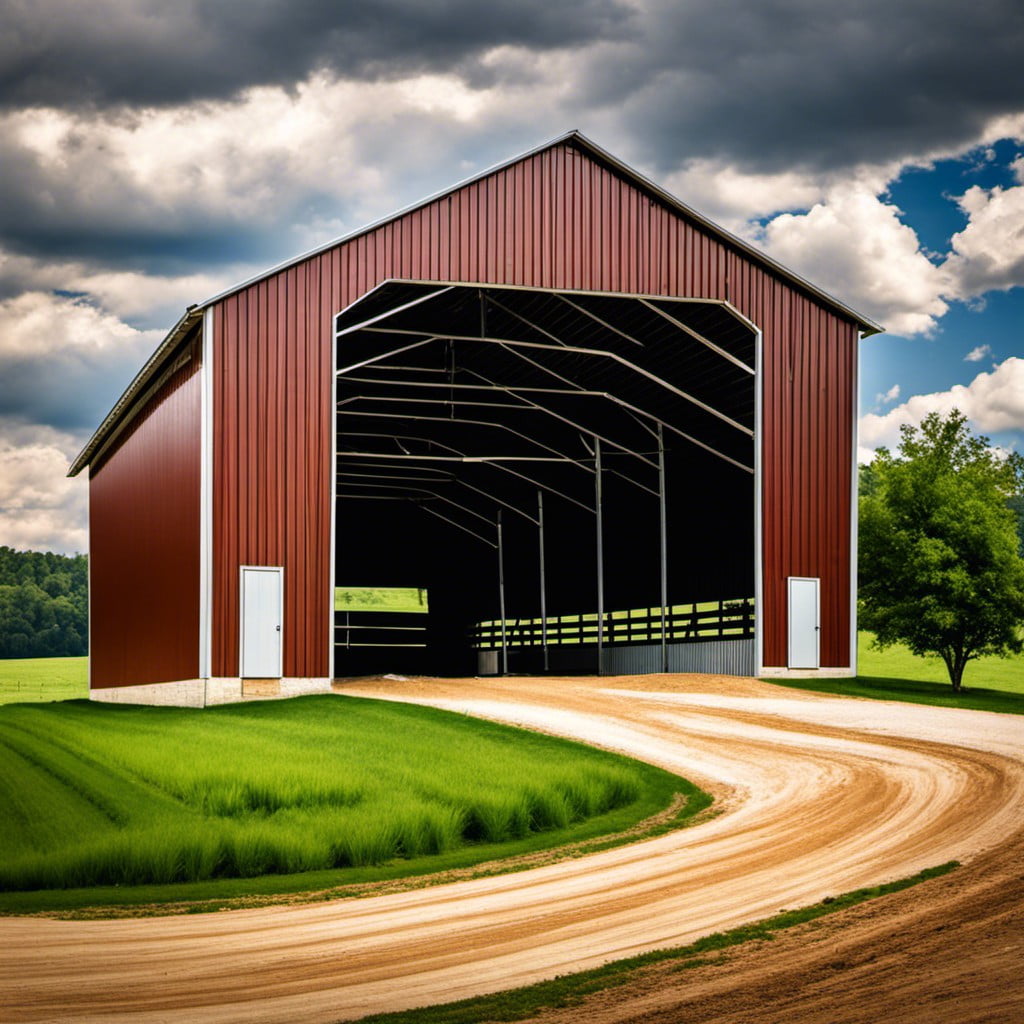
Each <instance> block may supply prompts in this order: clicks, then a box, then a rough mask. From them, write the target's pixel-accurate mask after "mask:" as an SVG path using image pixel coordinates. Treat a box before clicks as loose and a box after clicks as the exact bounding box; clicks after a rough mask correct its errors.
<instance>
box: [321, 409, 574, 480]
mask: <svg viewBox="0 0 1024 1024" xmlns="http://www.w3.org/2000/svg"><path fill="white" fill-rule="evenodd" d="M355 400H356V401H365V402H401V401H402V399H400V398H386V397H384V396H383V395H359V396H357V397H356V399H355ZM416 404H417V405H448V404H449V403H448V402H445V401H443V400H441V399H417V400H416ZM459 405H481V406H483V407H484V408H487V409H513V410H515V411H516V412H519V411H520V407H519V406H518V405H492V404H490V403H487V402H460V403H459ZM541 411H544V410H541ZM339 415H341V416H366V417H371V416H372V417H374V418H376V419H407V420H416V421H419V422H424V423H448V424H452V423H458V424H463V423H466V424H469V425H470V426H478V427H494V428H495V429H496V430H504V431H505V432H506V433H507V434H512V435H513V436H514V437H518V438H521V439H522V440H523V441H526V442H527V443H528V444H532V445H534V446H535V447H537V448H540V449H542V450H543V451H546V452H551V453H552V454H553V455H565V454H566V453H565V452H563V451H561V450H560V449H558V448H553V447H551V445H547V444H544V443H543V442H542V441H538V440H537V439H536V438H533V437H530V435H529V434H524V433H522V432H520V431H518V430H514V429H513V428H512V427H510V426H508V425H507V424H505V423H495V422H493V421H492V420H468V419H465V418H463V417H460V418H459V419H457V420H453V419H452V418H451V417H449V416H417V415H415V414H412V413H405V414H401V413H388V412H364V411H362V410H359V409H345V410H343V411H342V412H340V413H339ZM344 433H345V431H339V436H343V435H344ZM355 436H358V435H355ZM372 436H382V437H386V436H389V435H372ZM452 451H454V449H452ZM460 454H463V455H465V454H466V453H465V452H462V453H460ZM576 465H577V467H578V468H580V469H582V470H583V471H584V472H586V473H592V472H593V470H592V469H591V468H590V467H589V466H587V465H585V464H584V463H582V462H576Z"/></svg>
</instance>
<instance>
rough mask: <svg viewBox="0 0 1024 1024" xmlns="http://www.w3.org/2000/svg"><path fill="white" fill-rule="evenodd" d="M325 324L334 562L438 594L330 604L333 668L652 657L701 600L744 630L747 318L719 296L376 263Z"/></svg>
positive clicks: (751, 370)
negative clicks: (400, 270) (353, 298)
mask: <svg viewBox="0 0 1024 1024" xmlns="http://www.w3.org/2000/svg"><path fill="white" fill-rule="evenodd" d="M336 336H337V394H336V402H337V405H336V412H337V420H336V429H337V462H336V491H335V493H336V499H335V500H336V537H335V551H336V555H335V582H336V585H337V586H339V587H346V586H374V587H417V588H426V590H427V593H428V595H429V612H428V613H427V614H426V615H398V614H394V613H374V612H362V613H350V612H342V611H336V612H335V675H336V676H352V675H363V674H367V673H386V672H396V673H414V672H415V673H422V674H438V675H449V674H452V675H466V674H486V673H488V672H495V673H504V672H512V673H515V672H531V673H539V672H542V671H551V672H559V673H569V672H600V671H605V670H607V666H608V664H610V662H609V658H610V656H611V654H612V653H613V652H615V651H618V650H621V649H624V648H634V649H641V648H642V649H645V650H647V651H649V652H653V653H652V657H653V658H654V659H655V660H657V659H658V658H659V657H660V658H661V659H664V664H665V665H666V666H667V650H668V645H669V644H670V643H674V642H677V641H685V640H686V639H687V638H689V639H690V640H695V639H698V637H699V636H707V635H711V634H713V633H714V629H715V621H717V623H718V625H717V628H718V635H719V636H738V635H740V634H741V633H742V635H744V636H747V635H750V634H751V633H752V630H753V612H752V599H753V596H754V592H755V579H754V572H755V570H754V566H755V539H754V534H755V524H754V501H755V472H754V470H755V467H754V426H755V379H756V374H755V370H756V354H757V334H756V331H755V330H754V328H753V327H752V325H751V324H749V322H747V321H746V320H744V319H743V318H742V317H740V316H739V315H738V314H737V313H736V312H735V311H734V310H733V309H732V308H731V307H729V306H727V305H725V304H723V303H720V302H715V301H707V300H693V299H675V298H661V297H650V296H631V295H620V294H610V293H588V292H579V291H571V292H565V291H562V292H559V291H551V290H539V289H527V288H517V287H495V286H478V285H470V284H438V283H437V282H410V281H389V282H386V283H385V284H383V285H381V286H379V287H378V288H376V289H374V290H373V291H371V292H369V293H368V294H367V295H365V296H363V297H362V298H361V299H360V300H358V301H357V302H355V303H354V304H353V305H351V306H350V307H349V308H348V309H346V310H344V311H343V312H342V313H340V314H339V315H338V316H337V318H336ZM698 602H699V603H700V604H701V611H700V612H699V613H698V610H697V608H696V607H695V604H696V603H698ZM709 603H717V607H718V619H717V620H715V619H714V615H713V610H712V611H708V610H707V607H706V606H707V605H708V604H709ZM679 606H684V607H683V608H681V609H680V608H679ZM672 609H676V610H674V611H673V610H672ZM627 612H628V613H630V614H626V613H627ZM705 612H706V613H707V614H706V615H705ZM698 614H700V615H702V616H704V618H705V619H706V620H707V621H703V620H702V621H701V622H699V623H698V622H697V617H698ZM698 627H703V628H698ZM659 651H660V654H659ZM655 670H658V669H657V668H656V669H655Z"/></svg>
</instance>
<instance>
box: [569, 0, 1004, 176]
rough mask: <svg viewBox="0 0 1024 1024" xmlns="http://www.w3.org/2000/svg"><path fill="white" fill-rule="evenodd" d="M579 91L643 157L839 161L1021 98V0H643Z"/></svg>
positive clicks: (970, 128)
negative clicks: (623, 37)
mask: <svg viewBox="0 0 1024 1024" xmlns="http://www.w3.org/2000/svg"><path fill="white" fill-rule="evenodd" d="M643 27H644V38H643V40H642V41H640V42H638V43H636V44H635V45H634V44H630V45H628V46H625V47H622V48H620V50H619V59H618V60H615V61H613V60H609V59H607V57H604V58H602V59H601V60H599V61H593V62H591V63H590V65H589V67H588V68H587V70H586V71H585V73H584V75H583V76H582V77H581V79H580V81H579V83H578V85H579V88H578V90H577V93H576V95H577V97H578V98H579V100H580V102H581V104H600V105H601V106H602V107H603V108H605V110H606V111H608V113H609V114H611V115H612V116H613V117H615V118H617V119H619V120H620V122H621V123H622V124H623V125H624V126H627V130H628V131H629V132H630V134H631V135H632V136H633V140H634V145H635V146H636V147H637V151H638V152H640V153H641V154H643V159H644V160H645V161H646V162H648V163H649V164H650V165H653V166H654V167H656V168H658V169H661V170H664V169H671V168H674V167H677V166H678V165H679V163H680V161H681V160H684V159H686V158H687V157H694V156H705V157H717V158H720V159H723V160H725V161H729V162H735V163H740V164H742V165H744V166H745V167H747V168H750V169H757V170H762V171H776V170H780V169H783V168H786V169H789V168H793V167H798V166H800V167H807V168H813V169H831V168H842V167H848V166H851V165H854V164H856V163H858V162H861V161H863V162H885V161H888V160H892V159H901V158H904V157H907V156H908V155H917V154H921V153H924V152H927V151H929V150H932V149H934V148H936V147H956V146H963V145H964V144H965V143H966V144H969V143H970V141H971V140H973V139H974V138H975V137H976V136H977V134H978V132H979V130H980V129H981V127H982V126H983V125H984V124H985V123H986V122H987V121H988V120H989V119H990V118H992V117H993V116H996V115H1001V114H1004V113H1012V112H1016V111H1019V110H1020V109H1021V107H1022V105H1024V74H1022V73H1021V67H1022V63H1021V62H1022V54H1024V4H1021V3H1020V0H981V2H972V3H965V2H963V0H853V2H850V3H842V4H840V3H822V2H821V0H764V2H752V0H690V2H688V3H685V4H679V3H677V2H673V0H654V2H653V3H651V4H650V5H649V9H648V13H647V15H646V17H645V18H644V19H643Z"/></svg>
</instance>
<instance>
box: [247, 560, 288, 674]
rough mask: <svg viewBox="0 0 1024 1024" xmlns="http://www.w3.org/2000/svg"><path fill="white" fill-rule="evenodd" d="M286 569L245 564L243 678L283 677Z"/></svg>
mask: <svg viewBox="0 0 1024 1024" xmlns="http://www.w3.org/2000/svg"><path fill="white" fill-rule="evenodd" d="M283 583H284V569H281V568H271V567H265V566H250V565H243V566H242V602H241V603H242V608H241V612H242V636H241V640H242V653H241V669H240V675H241V676H242V678H243V679H280V677H281V605H282V603H283V593H284V586H283Z"/></svg>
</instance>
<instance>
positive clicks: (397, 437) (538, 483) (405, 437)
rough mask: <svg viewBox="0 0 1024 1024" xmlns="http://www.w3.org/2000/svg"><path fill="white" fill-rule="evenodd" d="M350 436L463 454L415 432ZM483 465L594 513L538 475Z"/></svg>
mask: <svg viewBox="0 0 1024 1024" xmlns="http://www.w3.org/2000/svg"><path fill="white" fill-rule="evenodd" d="M367 415H371V416H373V415H379V416H384V417H385V418H387V419H413V420H416V419H418V418H419V417H415V416H412V417H410V416H403V415H401V414H398V415H395V416H391V415H388V414H385V413H368V414H367ZM446 422H447V421H446ZM343 436H344V435H343ZM349 436H350V437H382V438H388V439H390V440H393V441H395V442H396V443H398V442H399V441H419V442H421V443H423V444H433V445H437V447H438V448H441V449H444V450H446V451H450V452H454V453H455V454H462V453H460V452H459V451H458V449H457V448H452V447H451V446H450V445H446V444H444V443H442V442H441V441H437V440H435V439H434V438H431V437H419V436H416V435H414V434H370V433H366V432H365V431H353V432H351V433H350V434H349ZM483 465H484V466H486V467H487V468H490V469H497V470H500V471H501V472H503V473H507V474H508V475H509V476H514V477H517V478H518V479H520V480H525V481H526V482H527V483H529V484H531V485H532V486H533V487H540V488H541V489H543V490H545V491H548V492H549V493H550V494H556V495H558V497H559V498H563V499H564V500H565V501H568V502H569V503H570V504H572V505H576V506H577V507H579V508H581V509H583V511H584V512H591V513H593V511H594V510H593V509H592V508H590V507H589V506H588V505H585V504H584V503H583V502H582V501H577V499H576V498H574V497H572V496H571V495H569V494H566V493H565V492H564V491H560V490H559V489H558V488H557V487H552V486H551V485H550V484H547V483H544V481H542V480H538V479H537V478H536V477H532V476H528V475H527V474H526V473H520V472H519V471H518V470H515V469H512V467H511V466H503V465H500V464H498V463H493V462H488V463H483Z"/></svg>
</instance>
